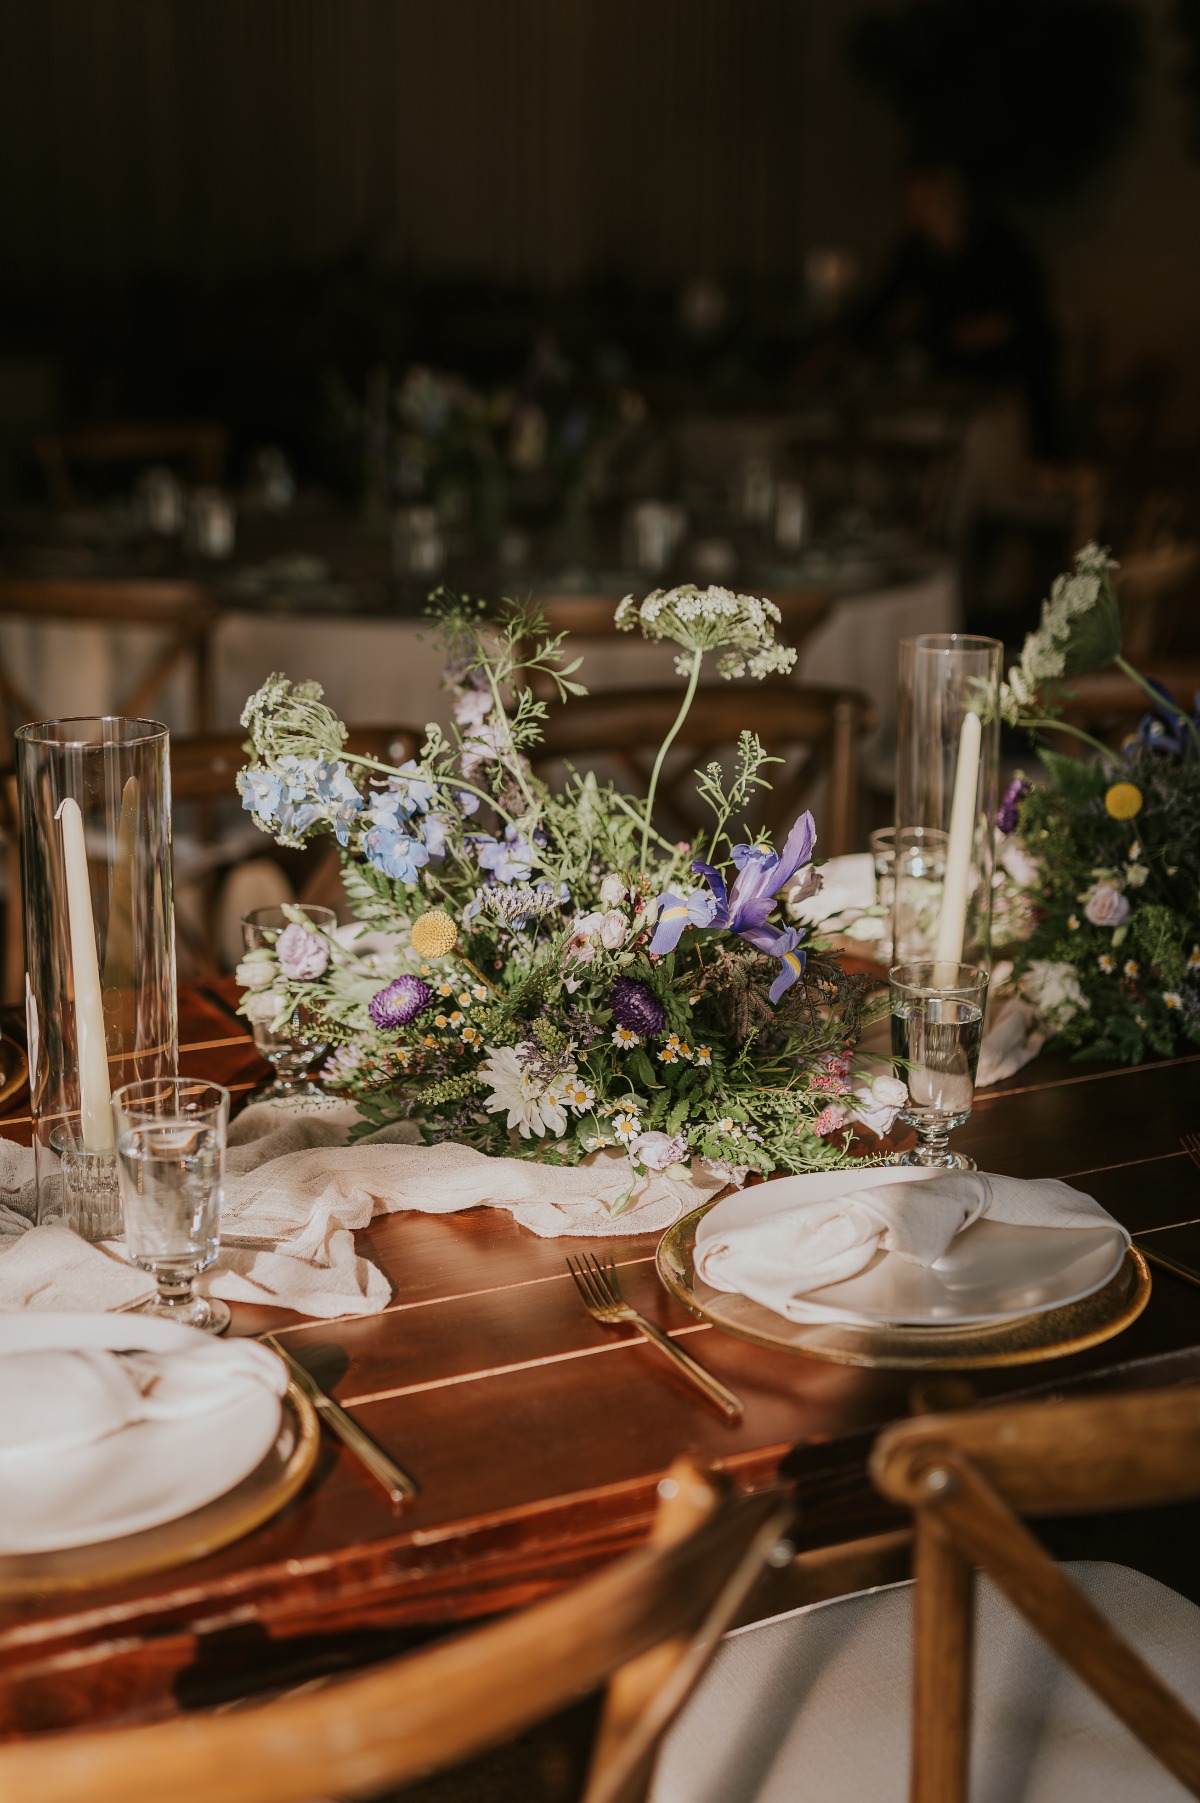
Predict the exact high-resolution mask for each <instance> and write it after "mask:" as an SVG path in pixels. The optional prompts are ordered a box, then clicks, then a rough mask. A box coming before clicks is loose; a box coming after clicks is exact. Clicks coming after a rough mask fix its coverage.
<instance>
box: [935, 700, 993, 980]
mask: <svg viewBox="0 0 1200 1803" xmlns="http://www.w3.org/2000/svg"><path fill="white" fill-rule="evenodd" d="M981 738H982V727H981V725H980V720H979V715H978V714H975V713H967V714H964V715H963V723H962V732H961V734H960V736H959V741H958V769H957V770H956V771H955V775H954V800H953V802H952V804H951V808H950V838H949V842H948V843H947V846H946V876H945V881H944V882H943V885H942V914H941V919H940V921H939V922H938V936H937V949H936V951H935V952H934V959H935V962H936V963H938V964H961V963H962V954H963V939H964V937H965V935H966V928H967V902H968V899H969V897H970V891H971V864H972V859H973V854H974V849H975V798H976V793H977V791H978V788H979V748H980V741H981ZM934 980H935V981H939V980H940V978H939V976H938V973H937V972H936V971H935V973H934Z"/></svg>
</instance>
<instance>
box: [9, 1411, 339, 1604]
mask: <svg viewBox="0 0 1200 1803" xmlns="http://www.w3.org/2000/svg"><path fill="white" fill-rule="evenodd" d="M320 1433H321V1430H320V1424H319V1423H318V1421H317V1414H316V1410H315V1409H314V1408H313V1406H312V1404H311V1402H309V1400H308V1398H307V1396H305V1395H304V1394H303V1393H302V1391H301V1390H300V1389H298V1387H297V1386H296V1385H295V1384H294V1383H289V1384H288V1387H287V1391H286V1393H285V1395H284V1396H283V1398H282V1407H281V1409H280V1420H279V1431H278V1433H277V1434H276V1436H275V1440H274V1444H273V1445H272V1446H271V1448H270V1450H269V1451H268V1452H267V1454H266V1456H265V1458H263V1459H262V1460H261V1461H260V1462H259V1463H258V1464H257V1465H256V1466H255V1468H254V1470H253V1471H251V1472H250V1473H249V1474H248V1475H247V1476H246V1477H244V1478H243V1479H242V1480H241V1482H240V1483H237V1484H235V1485H234V1486H233V1488H232V1489H230V1490H227V1491H226V1492H225V1493H224V1494H223V1495H222V1496H218V1497H214V1499H213V1500H212V1501H211V1502H208V1503H206V1504H205V1505H204V1506H203V1508H199V1509H194V1510H192V1511H191V1513H189V1514H187V1515H179V1516H176V1517H175V1518H174V1519H173V1520H171V1521H164V1522H160V1523H158V1524H157V1525H156V1526H155V1527H152V1528H146V1529H144V1530H143V1531H142V1532H141V1533H137V1534H127V1535H124V1536H122V1537H121V1538H119V1539H112V1540H98V1541H93V1542H91V1543H90V1544H89V1545H86V1546H73V1547H67V1548H63V1549H59V1550H56V1551H54V1552H44V1553H15V1554H11V1555H8V1556H6V1557H0V1599H7V1598H12V1597H22V1596H30V1595H39V1596H44V1595H50V1594H53V1593H54V1592H56V1591H70V1590H87V1589H91V1588H93V1587H94V1586H97V1585H100V1584H114V1583H119V1582H122V1581H123V1580H125V1579H126V1578H137V1577H144V1576H145V1575H147V1574H148V1573H150V1572H154V1571H164V1570H166V1569H168V1568H169V1567H171V1566H174V1565H183V1564H186V1563H187V1562H188V1561H189V1560H191V1559H202V1558H204V1557H205V1555H206V1554H208V1553H214V1552H217V1551H218V1550H219V1549H220V1548H221V1547H223V1546H228V1545H229V1544H230V1542H231V1541H234V1540H240V1539H241V1537H242V1536H243V1534H249V1533H251V1532H253V1530H254V1529H255V1528H257V1527H261V1526H262V1524H263V1523H264V1522H265V1521H269V1520H270V1519H271V1517H272V1516H273V1515H276V1514H278V1513H279V1511H280V1510H281V1509H282V1508H284V1507H285V1506H286V1505H287V1504H288V1503H289V1502H291V1500H292V1498H293V1497H294V1496H295V1495H296V1494H297V1493H298V1492H299V1491H300V1490H301V1489H302V1487H303V1485H304V1484H305V1482H306V1481H307V1479H308V1477H309V1475H310V1474H311V1472H312V1469H313V1466H314V1465H315V1464H316V1462H317V1453H318V1450H319V1447H320Z"/></svg>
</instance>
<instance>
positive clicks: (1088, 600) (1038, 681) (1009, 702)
mask: <svg viewBox="0 0 1200 1803" xmlns="http://www.w3.org/2000/svg"><path fill="white" fill-rule="evenodd" d="M1116 567H1117V566H1116V564H1115V563H1114V561H1113V559H1112V558H1111V557H1110V556H1109V555H1108V552H1107V551H1104V550H1102V549H1101V548H1100V546H1099V545H1096V544H1087V545H1085V546H1084V547H1083V550H1082V551H1080V552H1079V554H1078V556H1077V557H1076V559H1075V568H1074V570H1073V571H1072V573H1071V574H1070V575H1064V576H1058V577H1056V578H1055V581H1054V585H1053V587H1052V588H1051V590H1050V598H1049V600H1048V601H1046V602H1044V603H1043V605H1042V617H1041V619H1040V620H1039V622H1038V625H1037V630H1036V631H1034V632H1031V633H1029V635H1028V636H1027V638H1026V640H1025V644H1024V647H1023V648H1022V651H1021V661H1020V663H1019V664H1014V665H1013V666H1012V668H1011V669H1010V670H1009V672H1008V680H1007V681H1006V682H1002V683H1001V684H1000V713H1001V717H1002V718H1003V719H1005V720H1006V721H1007V722H1008V724H1009V725H1010V726H1017V725H1019V724H1020V721H1021V717H1022V715H1023V714H1027V713H1028V712H1029V711H1030V710H1031V709H1033V708H1034V707H1035V706H1036V704H1037V695H1038V690H1039V689H1040V688H1041V687H1042V685H1043V684H1044V683H1047V682H1054V681H1057V680H1058V678H1060V677H1062V676H1065V675H1067V674H1068V673H1069V672H1068V661H1069V658H1070V654H1071V652H1072V649H1073V641H1074V640H1075V639H1076V637H1077V633H1078V626H1079V622H1080V621H1081V620H1082V619H1084V618H1085V617H1087V616H1088V615H1090V614H1091V613H1092V612H1093V610H1094V609H1095V607H1096V604H1097V602H1098V601H1099V600H1100V598H1101V594H1102V592H1103V590H1104V588H1105V585H1106V582H1107V578H1108V574H1109V572H1110V571H1111V570H1115V569H1116Z"/></svg>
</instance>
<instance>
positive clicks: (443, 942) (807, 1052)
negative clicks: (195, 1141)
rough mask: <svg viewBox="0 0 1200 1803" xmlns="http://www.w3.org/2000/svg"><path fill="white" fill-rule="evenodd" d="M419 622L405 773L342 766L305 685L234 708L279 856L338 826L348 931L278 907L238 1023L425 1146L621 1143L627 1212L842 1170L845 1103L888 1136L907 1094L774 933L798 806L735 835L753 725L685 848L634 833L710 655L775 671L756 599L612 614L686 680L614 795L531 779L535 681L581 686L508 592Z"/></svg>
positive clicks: (597, 1146) (245, 977) (764, 613)
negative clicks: (767, 1180)
mask: <svg viewBox="0 0 1200 1803" xmlns="http://www.w3.org/2000/svg"><path fill="white" fill-rule="evenodd" d="M431 605H432V611H433V613H434V615H435V617H436V619H437V622H438V625H439V629H440V632H441V635H442V640H443V643H444V645H445V649H446V653H447V659H448V662H447V676H446V680H447V683H448V685H449V688H450V693H451V697H452V708H453V718H454V726H453V728H452V729H451V731H450V732H449V734H446V733H444V732H443V731H442V730H441V729H440V728H439V727H438V726H437V725H431V726H429V727H428V728H427V737H426V741H425V744H424V746H423V749H422V751H421V755H420V757H419V758H416V759H410V760H409V761H408V762H406V763H404V764H402V765H399V766H396V767H392V766H389V765H386V764H382V763H376V762H373V761H372V760H370V759H367V758H361V757H353V756H351V755H350V754H349V753H348V752H347V751H346V749H345V743H344V741H345V737H346V733H345V728H344V727H343V725H342V724H341V722H340V721H339V720H338V719H337V718H336V716H335V715H334V714H333V712H332V711H331V710H330V709H329V708H328V707H326V706H325V704H324V703H323V701H322V699H321V690H320V688H319V686H318V685H317V684H315V683H302V684H298V685H293V684H292V683H290V682H289V681H287V680H286V679H285V678H283V677H282V676H273V677H272V678H271V679H270V680H269V681H268V682H267V683H266V684H264V686H263V687H262V688H261V689H260V690H259V691H258V692H257V694H255V695H253V696H252V697H251V699H250V701H249V702H248V703H247V706H246V710H245V713H244V715H243V724H244V725H245V726H246V728H247V729H248V732H249V746H248V750H249V753H250V758H249V762H248V764H247V766H246V768H245V769H244V770H243V771H242V772H241V773H240V775H239V778H238V786H239V789H240V791H241V794H242V796H243V799H244V802H245V805H246V807H247V808H248V809H249V811H250V813H251V814H252V816H253V818H254V819H255V821H256V822H257V824H258V825H259V826H260V827H262V829H263V830H264V831H266V832H269V833H271V834H273V835H274V837H275V838H276V839H277V841H278V842H279V843H281V844H283V845H299V844H301V843H303V842H305V841H306V840H309V839H310V838H312V837H314V836H315V835H318V834H332V835H333V836H334V837H335V838H336V840H337V842H338V844H339V846H340V847H341V858H342V866H343V878H344V883H345V889H346V893H347V896H348V897H349V900H350V904H351V906H352V909H353V911H354V914H355V916H356V925H355V926H354V927H353V928H351V929H349V930H347V929H340V930H339V931H338V932H337V933H335V934H331V935H323V934H319V933H317V932H315V931H313V930H312V929H311V928H310V927H309V926H308V925H307V924H306V923H305V922H304V920H303V918H302V917H301V916H299V915H297V917H296V919H295V921H294V923H293V925H292V926H289V927H288V928H287V930H286V931H285V932H284V933H282V934H281V935H280V936H279V938H278V940H277V941H276V943H275V944H274V945H273V946H270V947H267V948H265V949H264V950H262V951H260V952H257V953H253V954H251V955H250V956H249V957H248V958H247V960H246V962H245V963H244V964H243V965H242V966H241V967H240V970H239V978H240V980H241V981H242V983H243V984H244V986H245V988H246V995H245V997H244V998H243V1002H242V1008H243V1011H244V1012H245V1013H246V1014H247V1015H248V1016H250V1017H251V1018H252V1019H271V1020H273V1021H275V1022H276V1024H277V1025H280V1026H282V1025H283V1024H284V1023H286V1022H287V1021H288V1020H289V1019H290V1018H291V1017H292V1016H293V1015H294V1014H295V1013H296V1011H297V1010H303V1011H305V1012H306V1013H307V1014H308V1016H310V1017H311V1018H312V1019H314V1020H315V1021H317V1022H319V1023H320V1027H321V1029H322V1031H323V1032H325V1033H327V1034H328V1036H329V1039H330V1041H331V1043H332V1044H333V1045H334V1046H335V1047H336V1050H335V1051H334V1053H333V1055H332V1058H331V1062H330V1066H329V1069H328V1073H327V1075H328V1079H329V1081H330V1082H331V1083H332V1084H333V1085H335V1086H336V1087H337V1088H339V1089H340V1090H341V1091H343V1092H345V1093H347V1094H348V1095H349V1096H351V1097H352V1098H353V1099H354V1101H355V1102H356V1103H357V1106H358V1109H359V1111H360V1114H361V1117H362V1127H363V1130H364V1131H369V1130H371V1129H372V1128H374V1127H376V1126H379V1125H382V1124H384V1123H385V1122H388V1121H391V1120H394V1119H396V1118H399V1117H411V1118H413V1119H414V1120H416V1121H417V1122H418V1123H419V1125H420V1128H421V1131H422V1133H423V1134H424V1136H425V1137H426V1139H428V1140H430V1141H436V1140H443V1139H454V1140H458V1141H461V1142H464V1143H466V1144H468V1145H471V1146H474V1147H476V1148H478V1149H479V1150H481V1151H484V1152H488V1153H493V1154H503V1155H514V1156H518V1157H536V1158H539V1159H542V1160H546V1161H549V1162H560V1163H567V1164H574V1163H577V1162H578V1161H580V1160H582V1159H584V1158H587V1157H589V1156H590V1155H592V1154H594V1153H597V1152H600V1151H603V1150H605V1149H607V1148H620V1149H623V1151H624V1154H625V1155H626V1157H627V1158H628V1163H629V1187H628V1189H627V1191H626V1192H625V1196H624V1198H623V1203H627V1202H628V1201H629V1199H630V1198H631V1197H632V1195H633V1193H634V1190H635V1188H636V1185H637V1182H638V1180H639V1178H640V1177H642V1176H644V1175H645V1174H646V1173H647V1172H648V1171H655V1170H666V1169H672V1168H679V1169H681V1170H682V1169H685V1168H686V1167H687V1166H688V1164H689V1162H690V1161H691V1160H692V1159H694V1158H698V1159H701V1160H703V1161H704V1162H705V1164H706V1165H707V1166H708V1167H709V1168H711V1169H712V1170H714V1171H716V1172H717V1173H718V1174H721V1175H723V1176H726V1177H728V1178H731V1179H734V1180H737V1181H741V1180H743V1179H744V1178H745V1176H746V1174H747V1173H748V1172H750V1171H759V1172H763V1173H768V1172H773V1171H799V1170H807V1169H812V1168H815V1167H828V1166H832V1165H836V1164H837V1163H839V1162H841V1161H842V1160H843V1159H844V1158H845V1157H846V1156H847V1151H846V1144H847V1135H846V1132H845V1129H846V1127H847V1124H848V1122H849V1120H850V1117H851V1115H852V1114H855V1113H857V1114H858V1115H859V1116H860V1118H862V1119H864V1120H866V1122H867V1123H868V1124H869V1125H871V1126H873V1127H874V1128H876V1129H877V1130H884V1129H886V1127H887V1126H888V1125H889V1124H890V1121H891V1117H892V1113H893V1112H894V1109H895V1106H896V1104H897V1102H898V1100H899V1099H900V1094H901V1093H902V1092H901V1090H900V1086H899V1085H898V1084H896V1082H895V1080H894V1079H893V1078H891V1077H890V1076H889V1075H888V1074H886V1073H884V1072H881V1071H877V1070H875V1071H873V1070H872V1068H871V1067H870V1066H866V1065H861V1066H860V1065H858V1064H856V1063H854V1062H852V1057H853V1053H854V1048H855V1044H856V1041H857V1036H858V1029H859V1024H860V1019H861V1013H862V1008H863V1002H864V997H865V994H866V991H867V988H868V981H867V979H865V978H863V977H859V976H852V975H849V974H847V973H846V972H845V971H844V970H843V969H842V968H841V967H840V966H839V965H838V963H837V962H836V961H835V960H834V959H833V958H832V957H831V956H829V955H828V954H827V952H826V951H825V950H824V949H823V948H822V946H821V944H820V942H819V941H812V942H809V943H807V944H804V943H802V941H803V940H804V939H805V933H804V930H803V929H802V928H800V927H797V926H795V925H792V924H787V923H785V922H784V921H783V920H782V919H781V918H780V911H781V892H783V891H785V890H787V889H789V888H790V889H792V890H793V891H794V890H795V889H796V888H797V887H799V888H801V889H804V888H809V889H811V888H813V887H815V886H816V884H817V882H818V881H819V878H818V876H817V874H816V872H815V871H814V868H813V863H812V859H813V851H814V846H815V839H816V834H815V829H814V824H813V820H812V817H811V815H809V814H807V813H806V814H802V815H801V816H800V818H799V819H798V820H797V821H796V822H795V824H794V826H793V827H792V829H791V831H790V833H789V834H788V836H787V838H786V841H785V842H784V844H783V845H781V846H778V847H776V846H772V845H770V844H768V843H766V842H765V840H764V839H763V838H762V837H761V836H760V837H753V836H749V835H747V834H746V833H744V832H740V831H739V830H738V823H739V822H740V820H741V819H742V818H743V817H744V816H745V814H746V812H747V810H748V807H749V805H750V804H751V802H752V800H753V797H754V794H755V791H756V790H757V789H759V788H760V787H762V786H765V785H766V784H767V781H768V778H767V775H766V770H767V767H768V766H769V765H770V763H771V762H772V760H771V759H770V758H768V757H767V756H766V754H765V753H764V750H763V747H762V745H761V743H760V742H759V740H758V738H757V737H756V736H755V734H754V733H753V732H752V731H746V732H743V733H742V735H741V737H740V740H739V743H738V747H737V755H736V759H735V761H734V764H733V767H732V768H731V769H730V770H728V771H726V770H724V769H723V768H722V766H721V765H720V764H719V763H713V764H710V765H709V766H708V767H707V769H705V770H703V771H701V772H698V776H697V781H698V790H699V794H700V795H701V796H702V797H703V799H704V801H705V802H706V803H707V804H708V806H709V808H710V809H711V814H712V824H711V827H710V829H709V830H708V831H707V833H705V834H704V835H703V836H702V837H701V838H700V839H698V840H697V841H696V842H694V843H691V844H675V843H672V842H670V841H669V840H667V839H665V838H664V837H662V836H661V835H660V833H659V832H658V830H657V829H656V827H655V824H654V799H655V791H656V788H657V784H658V778H659V774H660V772H661V769H662V766H663V760H664V758H665V756H666V754H667V751H668V749H669V747H670V745H671V743H672V742H673V740H674V739H675V737H676V736H677V734H678V732H679V730H680V728H681V727H682V725H683V722H684V720H685V718H686V715H687V712H688V709H689V708H690V706H691V702H692V698H693V696H694V695H695V692H696V687H697V684H698V682H699V680H700V676H701V671H702V669H703V668H704V667H705V665H706V663H708V662H709V660H710V659H711V660H712V661H714V662H715V666H716V669H717V671H718V672H719V674H721V675H722V676H725V677H735V676H742V675H745V674H747V673H749V674H750V675H751V676H753V677H756V678H761V677H764V676H767V675H768V674H770V673H771V672H773V671H786V670H787V669H789V668H790V666H791V664H792V662H793V660H794V656H795V653H794V652H792V651H790V650H789V649H787V648H786V647H784V646H782V645H780V644H778V643H777V642H776V640H775V626H776V624H777V623H778V621H779V614H778V611H777V610H776V609H775V608H774V607H773V606H772V605H771V604H770V603H769V602H766V601H760V600H757V599H755V598H754V597H752V596H746V595H734V594H730V593H728V592H726V591H725V590H721V589H708V590H706V591H701V590H698V589H695V588H691V587H684V588H679V589H675V590H672V591H670V592H669V593H665V594H664V593H661V592H656V593H655V594H652V595H650V596H649V597H648V598H647V599H646V600H645V601H643V602H642V603H640V604H639V605H635V603H634V602H633V600H632V598H630V599H627V600H626V601H625V602H623V603H622V604H621V608H620V610H619V624H620V625H621V626H622V627H624V628H626V629H628V630H633V629H635V628H639V627H640V629H641V630H642V632H643V633H645V634H646V635H647V636H649V637H652V638H656V639H669V640H673V641H674V642H675V643H676V644H678V645H679V647H680V651H679V656H678V659H677V664H678V667H679V670H680V673H681V675H682V676H683V677H685V678H686V687H685V690H684V693H683V696H682V699H681V705H680V710H679V714H678V716H677V718H676V720H675V722H674V724H673V725H672V727H671V730H670V732H669V733H668V734H667V736H666V739H665V740H664V742H663V745H662V747H661V748H660V750H659V753H658V757H657V761H656V763H655V765H654V770H653V774H652V777H651V780H650V784H649V793H648V795H647V796H646V797H645V798H636V797H632V796H629V795H625V794H622V793H621V792H620V791H619V790H617V789H616V788H614V787H613V786H611V785H609V784H603V783H600V782H598V781H597V779H596V777H595V775H594V773H592V772H577V771H572V772H570V773H569V775H568V780H567V782H566V785H565V787H564V788H562V789H561V790H560V791H559V792H557V793H554V792H552V791H551V790H550V789H549V788H548V787H547V786H546V785H545V783H543V782H542V781H540V780H539V779H538V777H537V776H536V774H535V772H534V769H533V763H532V759H533V756H534V754H535V753H536V748H537V745H538V743H539V741H540V739H541V736H542V723H543V720H544V719H545V717H546V711H547V705H548V704H547V703H546V702H545V701H543V700H541V699H539V698H537V697H536V696H535V695H534V694H533V692H532V690H531V688H530V687H529V683H528V679H529V678H530V677H531V676H532V675H534V674H540V675H543V676H544V675H549V676H550V677H552V678H553V681H554V683H555V684H556V686H557V690H558V696H559V700H560V701H561V702H564V703H566V704H568V705H569V704H570V701H571V699H572V697H574V696H576V695H578V694H581V693H583V690H582V688H581V685H580V684H579V683H578V681H577V680H575V672H576V671H577V669H578V665H579V661H580V660H578V659H576V660H575V661H573V662H564V654H563V649H562V645H563V637H564V635H563V634H557V635H553V634H550V633H549V632H548V631H547V629H546V626H545V622H544V620H543V618H542V617H541V616H540V615H539V614H538V613H537V611H536V609H533V608H530V607H528V606H522V605H518V604H516V603H513V602H505V603H503V604H502V606H501V607H500V609H499V610H498V611H497V612H496V613H494V614H492V615H489V614H487V613H486V612H485V610H484V608H483V606H482V604H481V603H477V602H472V601H469V600H462V599H458V598H455V597H453V596H450V595H448V594H446V593H445V592H441V591H439V593H438V594H437V595H435V596H434V597H432V599H431Z"/></svg>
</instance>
